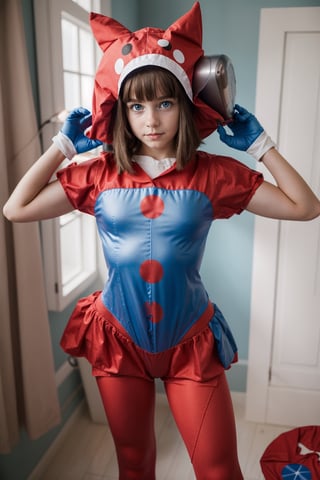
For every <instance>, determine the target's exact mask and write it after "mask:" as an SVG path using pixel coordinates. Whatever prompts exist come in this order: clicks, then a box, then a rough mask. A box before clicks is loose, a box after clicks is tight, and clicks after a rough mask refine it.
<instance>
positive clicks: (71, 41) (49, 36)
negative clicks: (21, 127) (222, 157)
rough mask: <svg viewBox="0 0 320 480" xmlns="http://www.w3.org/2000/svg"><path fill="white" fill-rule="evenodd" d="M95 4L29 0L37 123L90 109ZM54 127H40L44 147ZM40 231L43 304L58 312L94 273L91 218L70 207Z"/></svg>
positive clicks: (91, 0) (83, 0)
mask: <svg viewBox="0 0 320 480" xmlns="http://www.w3.org/2000/svg"><path fill="white" fill-rule="evenodd" d="M99 4H100V1H99V0H78V1H75V0H36V1H35V18H36V37H37V50H38V63H39V90H40V108H41V117H42V118H41V120H42V122H45V120H46V119H48V118H51V117H52V116H53V115H54V114H55V113H56V112H60V111H62V110H67V111H70V110H72V109H73V108H75V107H77V106H80V105H81V106H83V107H86V108H88V109H91V99H92V91H93V84H94V75H95V70H96V67H97V64H98V61H99V59H100V49H99V47H98V46H97V45H96V42H95V40H94V38H93V35H92V33H91V29H90V26H89V16H88V12H89V11H100V5H99ZM103 4H104V11H103V13H104V14H106V15H110V5H109V4H110V2H105V0H104V2H103ZM106 9H108V11H105V10H106ZM40 67H41V68H40ZM59 127H60V126H59V125H53V124H50V123H48V124H46V125H45V127H44V129H43V132H42V133H43V146H44V148H47V147H48V146H49V145H50V144H51V139H52V136H53V135H54V134H55V133H56V131H57V130H58V129H59ZM96 153H97V152H88V153H86V154H83V155H77V156H76V157H75V159H74V160H75V161H77V162H81V161H83V160H84V159H87V158H90V157H91V156H93V155H96ZM65 163H67V161H66V162H65ZM63 166H64V165H63ZM41 230H42V239H43V258H44V269H45V278H46V289H47V299H48V308H49V310H57V311H61V310H63V309H64V308H65V307H66V306H67V305H68V304H69V303H70V302H71V301H73V300H74V299H76V298H77V297H78V296H79V295H81V293H82V292H83V290H84V289H85V288H86V287H87V286H89V284H90V283H92V281H93V280H94V279H95V278H96V277H97V275H98V268H97V255H98V249H97V235H96V227H95V221H94V218H93V217H91V216H89V215H85V214H82V213H80V212H77V211H74V212H71V213H70V214H67V215H64V216H62V217H60V218H58V219H54V220H47V221H44V222H42V225H41Z"/></svg>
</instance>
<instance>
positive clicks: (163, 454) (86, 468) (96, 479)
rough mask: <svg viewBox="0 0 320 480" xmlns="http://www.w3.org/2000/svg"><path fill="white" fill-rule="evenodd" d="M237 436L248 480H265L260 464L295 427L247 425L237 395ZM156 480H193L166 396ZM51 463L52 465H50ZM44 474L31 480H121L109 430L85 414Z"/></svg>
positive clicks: (161, 399) (161, 400) (159, 417)
mask: <svg viewBox="0 0 320 480" xmlns="http://www.w3.org/2000/svg"><path fill="white" fill-rule="evenodd" d="M233 403H234V409H235V414H236V422H237V432H238V451H239V459H240V464H241V468H242V472H243V474H244V477H245V480H263V479H264V477H263V475H262V473H261V470H260V467H259V459H260V457H261V455H262V453H263V451H264V450H265V448H266V446H267V445H268V444H269V443H270V442H271V441H272V440H273V439H274V438H276V437H277V436H278V435H279V434H280V433H282V432H284V431H287V430H289V429H290V428H292V427H280V426H270V425H262V424H255V423H251V422H247V421H246V420H245V418H244V395H241V394H240V395H239V394H235V395H233ZM156 432H157V446H158V447H157V480H194V479H195V476H194V474H193V471H192V467H191V465H190V462H189V459H188V456H187V453H186V450H185V447H184V445H183V443H182V441H181V438H180V436H179V433H178V432H177V429H176V426H175V423H174V420H173V418H172V416H171V413H170V410H169V408H168V405H167V400H166V397H165V396H164V395H161V394H160V395H158V398H157V409H156ZM47 460H48V459H47ZM45 463H47V465H46V467H45V470H44V469H43V465H42V468H41V473H40V470H39V469H38V471H37V473H36V472H34V474H33V475H32V476H31V477H30V479H29V480H31V479H32V480H57V479H59V480H117V479H118V476H117V464H116V458H115V453H114V447H113V442H112V439H111V436H110V433H109V431H108V427H107V426H106V425H101V424H95V423H93V422H92V421H91V419H90V418H89V414H88V412H87V409H86V408H82V410H81V414H80V415H78V416H77V419H76V421H74V422H73V424H72V426H71V427H70V428H69V430H68V433H67V434H66V435H65V436H64V438H63V439H62V440H61V441H60V442H59V445H58V446H57V445H56V448H55V453H54V455H52V454H51V458H50V461H49V463H48V462H45Z"/></svg>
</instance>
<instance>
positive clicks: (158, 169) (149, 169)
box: [132, 155, 176, 178]
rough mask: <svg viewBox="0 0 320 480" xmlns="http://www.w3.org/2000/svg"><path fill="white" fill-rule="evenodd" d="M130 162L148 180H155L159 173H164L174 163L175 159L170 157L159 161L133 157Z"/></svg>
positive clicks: (147, 157) (144, 157)
mask: <svg viewBox="0 0 320 480" xmlns="http://www.w3.org/2000/svg"><path fill="white" fill-rule="evenodd" d="M132 161H133V162H136V163H137V164H138V165H139V166H140V167H141V168H142V169H143V170H144V171H145V172H146V173H147V174H148V175H149V177H150V178H156V177H158V176H159V175H161V173H163V172H165V171H166V170H168V169H169V168H171V167H172V165H173V164H174V163H175V161H176V159H175V158H172V157H167V158H162V159H161V160H155V159H154V158H153V157H149V156H148V155H134V156H133V157H132Z"/></svg>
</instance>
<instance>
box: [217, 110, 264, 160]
mask: <svg viewBox="0 0 320 480" xmlns="http://www.w3.org/2000/svg"><path fill="white" fill-rule="evenodd" d="M228 127H229V128H230V130H231V131H232V133H233V135H229V134H228V133H227V132H226V130H225V129H224V128H223V126H222V125H219V126H218V133H219V137H220V140H221V141H222V142H223V143H225V144H227V145H228V146H229V147H231V148H235V149H236V150H242V151H244V152H245V151H247V150H248V148H249V147H250V146H251V145H252V144H253V142H254V141H255V140H256V139H257V138H258V137H259V135H260V134H261V133H262V132H263V128H262V126H261V125H260V123H259V122H258V120H257V119H256V117H255V116H254V115H252V113H249V112H248V111H247V110H246V109H245V108H243V107H241V106H240V105H235V109H234V114H233V121H232V122H231V123H229V124H228Z"/></svg>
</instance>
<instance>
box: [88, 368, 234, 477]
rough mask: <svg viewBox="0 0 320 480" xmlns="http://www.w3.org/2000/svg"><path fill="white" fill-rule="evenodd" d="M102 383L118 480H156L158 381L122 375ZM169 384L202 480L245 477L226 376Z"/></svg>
mask: <svg viewBox="0 0 320 480" xmlns="http://www.w3.org/2000/svg"><path fill="white" fill-rule="evenodd" d="M97 382H98V387H99V390H100V394H101V397H102V401H103V404H104V408H105V411H106V415H107V418H108V422H109V426H110V429H111V432H112V435H113V438H114V442H115V446H116V451H117V457H118V464H119V480H155V461H156V442H155V433H154V409H155V388H154V382H152V381H150V380H146V379H143V378H134V377H121V376H119V377H116V376H111V377H108V376H101V377H97ZM164 383H165V389H166V394H167V397H168V401H169V405H170V408H171V411H172V414H173V416H174V418H175V421H176V423H177V426H178V428H179V431H180V433H181V435H182V438H183V440H184V442H185V445H186V447H187V449H188V452H189V455H190V458H191V461H192V464H193V468H194V471H195V475H196V478H197V480H242V479H243V477H242V474H241V471H240V467H239V463H238V458H237V445H236V431H235V423H234V415H233V408H232V403H231V398H230V393H229V388H228V385H227V381H226V378H225V375H224V374H222V375H220V376H219V377H216V378H214V379H213V380H212V381H208V382H204V383H201V382H196V381H191V380H181V379H179V380H175V379H170V380H165V382H164Z"/></svg>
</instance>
